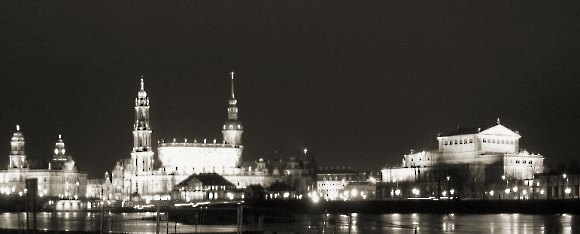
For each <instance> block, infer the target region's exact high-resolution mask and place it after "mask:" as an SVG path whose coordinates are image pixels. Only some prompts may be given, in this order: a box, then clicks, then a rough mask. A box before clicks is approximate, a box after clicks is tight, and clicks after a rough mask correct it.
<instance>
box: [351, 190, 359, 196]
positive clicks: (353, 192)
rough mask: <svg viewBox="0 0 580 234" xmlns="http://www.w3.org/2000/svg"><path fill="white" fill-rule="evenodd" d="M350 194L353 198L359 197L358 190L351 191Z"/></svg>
mask: <svg viewBox="0 0 580 234" xmlns="http://www.w3.org/2000/svg"><path fill="white" fill-rule="evenodd" d="M350 194H351V195H352V196H353V197H356V196H357V195H358V191H357V190H356V189H353V190H351V191H350Z"/></svg>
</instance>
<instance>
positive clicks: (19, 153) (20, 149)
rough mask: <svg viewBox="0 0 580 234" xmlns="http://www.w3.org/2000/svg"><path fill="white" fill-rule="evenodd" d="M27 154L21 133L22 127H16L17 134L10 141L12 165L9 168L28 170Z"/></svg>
mask: <svg viewBox="0 0 580 234" xmlns="http://www.w3.org/2000/svg"><path fill="white" fill-rule="evenodd" d="M27 167H28V165H27V163H26V153H25V152H24V135H22V132H20V126H19V125H16V132H15V133H14V135H12V139H11V141H10V165H9V166H8V168H16V169H22V168H27Z"/></svg>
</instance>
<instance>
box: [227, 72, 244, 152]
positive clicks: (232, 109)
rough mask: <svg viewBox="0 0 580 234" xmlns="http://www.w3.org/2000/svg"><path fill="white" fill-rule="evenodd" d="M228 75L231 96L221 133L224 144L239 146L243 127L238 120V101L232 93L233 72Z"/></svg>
mask: <svg viewBox="0 0 580 234" xmlns="http://www.w3.org/2000/svg"><path fill="white" fill-rule="evenodd" d="M230 75H231V82H232V84H231V88H232V93H231V95H232V96H231V99H230V100H229V101H228V103H229V106H228V120H227V121H226V122H225V123H224V126H223V130H222V133H223V135H224V142H225V143H226V144H230V145H232V146H241V145H242V133H243V132H244V128H243V126H242V123H241V122H240V121H239V120H238V107H237V106H236V104H237V103H238V101H237V100H236V98H235V95H234V72H231V73H230Z"/></svg>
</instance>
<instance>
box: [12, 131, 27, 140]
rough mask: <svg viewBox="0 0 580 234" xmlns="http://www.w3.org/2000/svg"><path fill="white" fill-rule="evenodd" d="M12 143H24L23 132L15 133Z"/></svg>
mask: <svg viewBox="0 0 580 234" xmlns="http://www.w3.org/2000/svg"><path fill="white" fill-rule="evenodd" d="M12 141H24V135H22V132H15V133H14V135H12Z"/></svg>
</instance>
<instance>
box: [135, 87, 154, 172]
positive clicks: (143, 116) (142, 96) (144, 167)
mask: <svg viewBox="0 0 580 234" xmlns="http://www.w3.org/2000/svg"><path fill="white" fill-rule="evenodd" d="M131 160H132V164H133V171H134V172H135V173H137V174H145V173H148V172H150V171H152V170H153V150H152V149H151V126H150V125H149V97H148V96H147V92H145V85H144V83H143V78H141V90H139V93H137V98H135V124H134V125H133V151H132V152H131Z"/></svg>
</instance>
